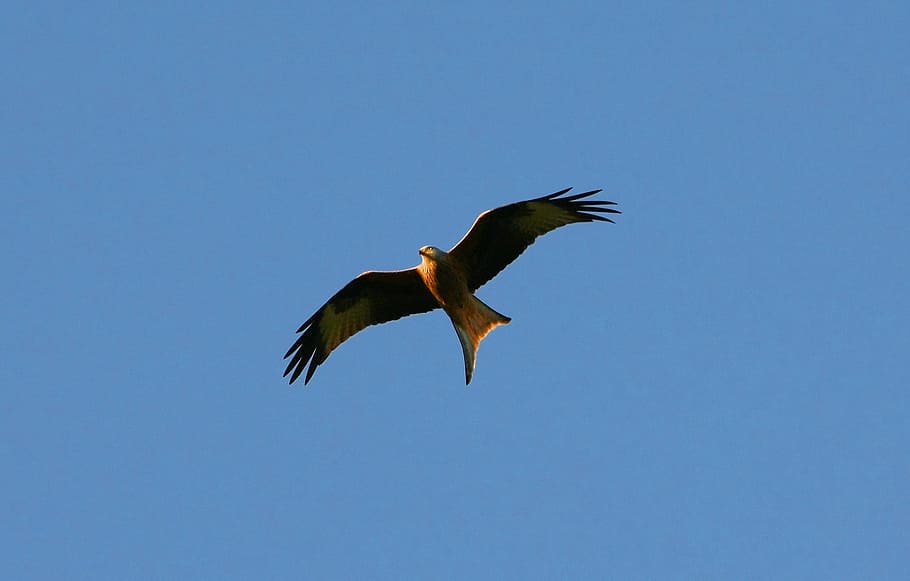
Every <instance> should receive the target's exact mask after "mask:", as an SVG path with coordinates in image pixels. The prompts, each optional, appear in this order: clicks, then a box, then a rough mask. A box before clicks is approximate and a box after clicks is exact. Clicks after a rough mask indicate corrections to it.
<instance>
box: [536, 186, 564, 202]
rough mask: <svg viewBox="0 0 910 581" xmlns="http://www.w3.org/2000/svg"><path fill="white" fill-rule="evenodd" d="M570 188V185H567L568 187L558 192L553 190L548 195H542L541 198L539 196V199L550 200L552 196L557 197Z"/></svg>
mask: <svg viewBox="0 0 910 581" xmlns="http://www.w3.org/2000/svg"><path fill="white" fill-rule="evenodd" d="M571 189H572V187H571V186H570V187H568V188H566V189H564V190H559V191H558V192H553V193H552V194H550V195H548V196H543V197H541V198H539V199H541V200H552V199H553V198H558V197H559V196H561V195H563V194H564V193H566V192H568V191H569V190H571Z"/></svg>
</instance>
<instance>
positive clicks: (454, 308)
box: [417, 246, 512, 383]
mask: <svg viewBox="0 0 910 581" xmlns="http://www.w3.org/2000/svg"><path fill="white" fill-rule="evenodd" d="M420 258H421V261H420V264H419V265H418V266H417V273H418V274H419V275H420V278H421V280H423V284H424V285H426V287H427V289H428V290H429V291H430V294H432V295H433V298H435V299H436V302H437V303H439V306H440V307H442V309H443V310H444V311H445V312H446V314H447V315H448V316H449V319H451V320H452V325H453V326H454V327H455V333H456V334H457V335H458V341H459V342H460V343H461V350H462V353H463V354H464V373H465V382H466V383H471V377H472V376H473V375H474V365H475V361H476V360H477V348H478V347H479V346H480V341H481V340H483V338H484V337H486V336H487V333H489V332H490V331H492V330H493V329H494V328H495V327H497V326H498V325H505V324H506V323H508V322H509V321H511V320H512V319H510V318H509V317H506V316H505V315H501V314H499V313H497V312H496V311H494V310H493V309H491V308H490V307H488V306H487V305H486V304H484V302H483V301H481V300H480V299H478V298H477V297H475V296H474V295H473V294H472V293H471V291H470V290H469V289H468V279H467V276H466V274H465V267H464V265H463V264H461V261H459V260H458V259H457V258H454V257H452V256H451V255H450V254H449V253H448V252H445V251H443V250H440V249H438V248H435V247H433V246H424V247H423V248H421V249H420Z"/></svg>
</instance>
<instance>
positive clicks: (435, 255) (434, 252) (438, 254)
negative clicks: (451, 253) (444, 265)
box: [419, 246, 446, 260]
mask: <svg viewBox="0 0 910 581" xmlns="http://www.w3.org/2000/svg"><path fill="white" fill-rule="evenodd" d="M419 252H420V255H421V256H423V257H424V260H427V259H428V260H439V259H441V258H442V257H443V256H445V254H446V253H445V252H444V251H442V250H440V249H438V248H436V247H435V246H424V247H423V248H421V249H420V251H419Z"/></svg>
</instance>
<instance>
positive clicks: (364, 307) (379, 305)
mask: <svg viewBox="0 0 910 581" xmlns="http://www.w3.org/2000/svg"><path fill="white" fill-rule="evenodd" d="M438 306H439V305H438V304H437V302H436V299H434V298H433V295H431V294H430V291H429V290H427V287H426V286H425V285H424V284H423V280H421V278H420V275H419V274H417V269H416V268H410V269H408V270H395V271H383V272H380V271H369V272H365V273H363V274H361V275H360V276H358V277H357V278H355V279H354V280H352V281H351V282H349V283H348V284H346V285H345V286H344V288H342V289H341V290H340V291H338V292H337V293H335V295H334V296H333V297H332V298H330V299H329V300H328V302H327V303H326V304H324V305H322V307H321V308H320V309H319V310H318V311H316V312H315V313H314V314H313V316H312V317H310V318H309V319H307V321H306V322H305V323H304V324H303V325H301V326H300V328H299V329H297V332H298V333H303V334H302V335H300V337H298V338H297V341H295V342H294V344H293V345H291V348H290V349H288V352H287V353H285V355H284V358H285V359H287V358H288V357H291V361H290V363H288V366H287V369H285V370H284V375H285V376H287V375H288V374H289V373H292V372H293V373H292V374H291V381H290V382H291V383H294V380H296V379H297V377H298V376H299V375H300V373H301V372H302V371H303V368H304V367H306V364H307V362H309V363H310V367H309V369H308V370H307V373H306V379H304V381H303V383H304V384H306V383H309V381H310V378H311V377H313V373H315V371H316V368H317V367H319V365H321V364H322V362H323V361H325V360H326V358H327V357H328V356H329V353H331V352H332V350H333V349H335V348H336V347H338V346H339V345H341V343H343V342H344V341H345V340H346V339H347V338H348V337H350V336H351V335H353V334H354V333H357V332H358V331H361V330H362V329H365V328H366V327H369V326H370V325H378V324H380V323H385V322H388V321H394V320H395V319H400V318H401V317H405V316H407V315H416V314H417V313H425V312H427V311H431V310H433V309H435V308H436V307H438Z"/></svg>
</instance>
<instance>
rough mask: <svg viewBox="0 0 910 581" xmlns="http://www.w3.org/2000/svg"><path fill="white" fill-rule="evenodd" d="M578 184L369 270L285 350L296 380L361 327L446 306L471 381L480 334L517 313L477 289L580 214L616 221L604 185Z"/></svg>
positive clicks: (495, 213)
mask: <svg viewBox="0 0 910 581" xmlns="http://www.w3.org/2000/svg"><path fill="white" fill-rule="evenodd" d="M571 189H572V188H566V189H564V190H561V191H559V192H556V193H553V194H550V195H548V196H543V197H540V198H535V199H533V200H525V201H523V202H516V203H514V204H508V205H506V206H501V207H499V208H494V209H492V210H487V211H486V212H484V213H482V214H481V215H480V216H478V217H477V219H476V220H475V221H474V225H473V226H471V229H470V230H468V233H467V234H465V235H464V238H462V239H461V240H460V241H459V242H458V244H456V245H455V246H454V247H453V248H452V249H451V250H449V251H448V252H445V251H443V250H440V249H439V248H436V247H434V246H424V247H423V248H421V249H420V264H419V265H417V266H415V267H414V268H409V269H407V270H394V271H375V270H370V271H367V272H364V273H363V274H361V275H360V276H358V277H357V278H355V279H354V280H352V281H351V282H349V283H348V284H346V285H345V286H344V288H342V289H341V290H340V291H338V292H337V293H335V295H334V296H332V298H330V299H329V300H328V302H327V303H326V304H324V305H322V307H320V308H319V310H318V311H316V312H315V313H313V316H312V317H310V318H309V319H307V320H306V322H305V323H303V325H301V326H300V328H299V329H297V332H298V333H301V335H300V336H299V337H298V338H297V340H296V341H295V342H294V344H293V345H291V348H290V349H288V352H287V353H286V354H285V355H284V358H285V359H287V358H288V357H290V358H291V360H290V362H289V363H288V366H287V369H285V370H284V376H285V377H287V375H288V374H291V380H290V383H294V381H295V380H296V379H297V377H299V376H300V374H301V373H302V372H303V369H304V368H305V367H306V366H307V363H309V368H308V369H307V372H306V378H305V379H304V384H307V383H309V381H310V378H312V377H313V373H315V372H316V368H317V367H319V365H321V364H322V363H323V362H324V361H325V360H326V358H327V357H328V356H329V354H330V353H331V352H332V351H333V350H334V349H335V348H336V347H338V346H339V345H341V343H343V342H344V341H345V340H347V339H348V338H349V337H351V336H352V335H354V334H355V333H357V332H359V331H361V330H363V329H365V328H367V327H369V326H370V325H378V324H380V323H386V322H388V321H394V320H395V319H400V318H401V317H406V316H408V315H416V314H418V313H426V312H428V311H432V310H433V309H437V308H441V309H443V310H444V311H445V312H446V314H447V315H448V316H449V318H450V319H451V320H452V325H453V326H454V327H455V332H456V334H457V335H458V340H459V341H460V342H461V350H462V352H463V354H464V373H465V385H467V384H470V383H471V376H472V375H473V374H474V363H475V361H476V358H477V348H478V346H479V345H480V341H481V340H482V339H483V338H484V337H486V336H487V333H489V332H490V331H492V330H493V329H494V328H495V327H497V326H499V325H505V324H506V323H508V322H509V321H511V319H510V318H509V317H507V316H505V315H503V314H500V313H498V312H496V311H494V310H493V309H492V308H490V307H488V306H487V305H486V304H484V303H483V301H481V300H480V299H478V298H477V297H476V296H474V294H473V293H474V291H476V290H477V289H478V288H480V287H481V286H483V285H484V284H485V283H486V282H488V281H489V280H490V279H492V278H493V277H494V276H496V275H497V274H498V273H499V272H500V271H501V270H502V269H504V268H505V267H506V266H508V265H509V263H511V262H512V261H513V260H515V259H516V258H518V256H519V255H520V254H521V253H522V252H524V251H525V249H526V248H527V247H528V246H530V245H531V244H533V243H534V240H535V239H536V238H537V237H538V236H540V235H542V234H546V233H547V232H549V231H551V230H555V229H556V228H559V227H560V226H565V225H566V224H573V223H575V222H594V221H603V222H613V220H611V219H610V218H608V217H607V216H603V215H601V214H619V213H620V212H619V210H616V209H613V208H611V207H609V206H615V205H616V203H615V202H607V201H600V200H589V199H586V198H589V197H590V196H593V195H594V194H597V193H599V192H600V191H601V190H593V191H590V192H585V193H583V194H573V195H570V196H566V195H564V194H566V193H568V192H569V190H571Z"/></svg>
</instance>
